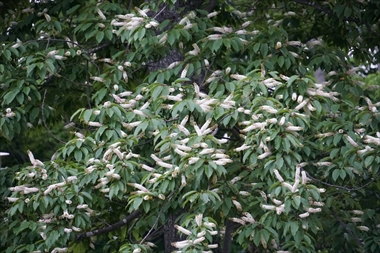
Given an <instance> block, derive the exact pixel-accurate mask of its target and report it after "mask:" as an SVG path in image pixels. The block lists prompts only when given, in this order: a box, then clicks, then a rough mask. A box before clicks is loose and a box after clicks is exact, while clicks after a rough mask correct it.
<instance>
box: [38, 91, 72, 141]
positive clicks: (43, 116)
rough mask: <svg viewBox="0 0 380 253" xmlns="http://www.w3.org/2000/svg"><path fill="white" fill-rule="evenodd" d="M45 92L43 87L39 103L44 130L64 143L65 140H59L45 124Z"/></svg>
mask: <svg viewBox="0 0 380 253" xmlns="http://www.w3.org/2000/svg"><path fill="white" fill-rule="evenodd" d="M46 92H47V89H45V92H44V97H43V99H42V104H41V113H42V121H43V123H44V126H45V128H46V130H47V131H48V133H49V134H50V135H51V136H52V137H53V138H54V139H56V140H57V141H59V142H61V143H63V144H65V143H66V142H64V141H61V140H60V139H58V137H56V136H55V135H54V134H53V133H52V132H51V131H50V128H49V127H48V126H47V124H46V119H45V110H44V109H45V98H46Z"/></svg>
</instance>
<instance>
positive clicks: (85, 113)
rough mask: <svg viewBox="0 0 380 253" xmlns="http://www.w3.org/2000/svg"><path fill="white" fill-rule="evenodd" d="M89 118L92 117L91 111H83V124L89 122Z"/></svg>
mask: <svg viewBox="0 0 380 253" xmlns="http://www.w3.org/2000/svg"><path fill="white" fill-rule="evenodd" d="M91 116H92V110H85V111H84V114H83V120H84V121H85V122H89V121H90V118H91Z"/></svg>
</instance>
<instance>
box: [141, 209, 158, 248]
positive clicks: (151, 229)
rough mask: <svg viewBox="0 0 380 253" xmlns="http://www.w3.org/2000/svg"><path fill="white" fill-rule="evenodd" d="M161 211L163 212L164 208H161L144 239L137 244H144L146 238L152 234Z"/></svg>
mask: <svg viewBox="0 0 380 253" xmlns="http://www.w3.org/2000/svg"><path fill="white" fill-rule="evenodd" d="M163 210H164V206H162V207H161V209H160V212H159V213H158V214H157V218H156V220H155V221H154V224H153V226H152V227H151V228H150V229H149V231H148V233H147V234H146V235H145V236H144V238H143V239H142V240H141V242H140V243H139V244H143V242H145V240H146V238H148V236H150V234H151V233H152V231H153V229H154V227H155V226H156V225H157V223H158V220H159V219H160V215H161V213H162V211H163Z"/></svg>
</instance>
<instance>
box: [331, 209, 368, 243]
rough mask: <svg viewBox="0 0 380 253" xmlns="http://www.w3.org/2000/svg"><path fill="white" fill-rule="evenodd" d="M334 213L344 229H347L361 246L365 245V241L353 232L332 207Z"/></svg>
mask: <svg viewBox="0 0 380 253" xmlns="http://www.w3.org/2000/svg"><path fill="white" fill-rule="evenodd" d="M330 210H331V212H332V214H333V215H334V217H335V219H337V220H338V221H339V223H340V225H342V226H343V227H344V229H346V231H347V233H348V234H350V235H351V236H352V238H354V240H355V241H356V242H357V243H358V244H359V245H360V246H361V247H363V246H364V245H363V243H362V242H361V241H360V239H359V238H358V237H357V236H356V235H355V234H354V232H352V230H351V229H350V228H349V227H348V226H347V225H346V223H344V222H343V221H342V220H341V219H340V218H339V216H338V214H337V213H336V212H335V210H334V209H332V208H330Z"/></svg>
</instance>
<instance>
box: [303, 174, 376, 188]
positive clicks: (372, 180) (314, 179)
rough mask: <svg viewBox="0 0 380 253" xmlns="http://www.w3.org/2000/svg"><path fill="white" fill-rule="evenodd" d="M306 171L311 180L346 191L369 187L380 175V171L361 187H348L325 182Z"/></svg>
mask: <svg viewBox="0 0 380 253" xmlns="http://www.w3.org/2000/svg"><path fill="white" fill-rule="evenodd" d="M304 171H305V172H306V176H307V177H308V178H310V179H311V180H313V181H316V182H318V183H321V184H324V185H327V186H331V187H335V188H340V189H343V190H346V191H349V192H350V191H358V190H361V189H363V188H365V187H367V186H368V185H370V184H372V183H373V182H374V181H375V180H376V179H377V178H378V177H379V176H380V173H378V174H377V175H376V176H375V177H374V178H372V179H371V180H370V181H369V182H368V183H366V184H365V185H362V186H360V187H358V188H347V187H344V186H340V185H334V184H329V183H326V182H324V181H322V180H319V179H316V178H314V177H312V176H310V174H309V173H308V172H307V171H306V170H304Z"/></svg>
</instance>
